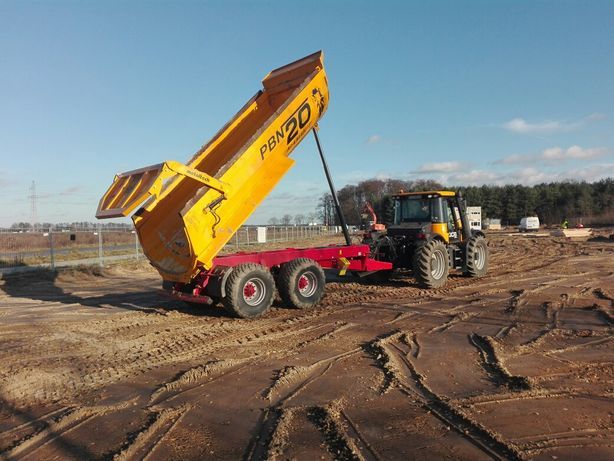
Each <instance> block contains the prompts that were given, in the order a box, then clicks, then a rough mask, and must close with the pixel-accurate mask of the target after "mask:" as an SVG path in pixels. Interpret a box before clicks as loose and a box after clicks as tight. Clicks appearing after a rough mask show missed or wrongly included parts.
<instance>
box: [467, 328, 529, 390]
mask: <svg viewBox="0 0 614 461" xmlns="http://www.w3.org/2000/svg"><path fill="white" fill-rule="evenodd" d="M469 341H470V342H471V344H473V345H474V346H475V347H476V349H477V350H478V352H479V353H480V358H481V364H482V367H483V368H484V369H485V370H486V373H487V374H488V376H490V378H491V379H492V381H493V382H494V383H495V384H497V385H498V386H507V387H508V388H509V389H510V390H512V391H519V390H529V389H531V388H532V383H531V381H530V379H529V378H527V377H526V376H517V375H512V374H511V373H510V372H509V370H508V369H507V368H505V365H504V364H503V361H502V360H501V357H500V355H501V353H500V352H499V351H498V346H497V344H496V342H495V341H494V340H493V339H492V338H491V337H488V336H480V335H478V334H477V333H473V334H471V335H469Z"/></svg>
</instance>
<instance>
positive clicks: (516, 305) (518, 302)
mask: <svg viewBox="0 0 614 461" xmlns="http://www.w3.org/2000/svg"><path fill="white" fill-rule="evenodd" d="M510 293H511V295H512V297H511V298H510V300H509V302H508V305H507V307H506V308H505V312H508V313H514V312H516V311H517V310H518V309H520V307H521V306H523V305H524V304H526V301H525V300H524V299H523V296H524V294H525V290H512V291H510Z"/></svg>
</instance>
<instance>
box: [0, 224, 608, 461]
mask: <svg viewBox="0 0 614 461" xmlns="http://www.w3.org/2000/svg"><path fill="white" fill-rule="evenodd" d="M611 233H612V230H611V229H610V230H606V231H602V233H601V234H600V235H597V236H594V237H592V238H591V239H589V240H587V241H570V240H566V239H564V238H554V237H550V236H534V235H506V234H503V233H501V234H490V235H489V237H488V240H489V248H490V253H491V260H490V270H489V273H488V275H487V276H486V277H484V278H482V279H471V278H467V277H464V276H462V275H456V274H455V275H452V276H451V278H450V280H449V283H448V284H447V285H446V286H445V287H444V288H442V289H437V290H425V289H422V288H420V287H418V286H417V285H416V284H415V282H414V280H413V279H412V278H411V277H408V276H407V274H403V273H400V274H397V275H395V276H394V277H393V278H392V279H391V280H390V281H388V282H380V283H377V282H371V283H369V282H366V281H359V280H347V281H344V282H340V281H333V282H331V283H329V284H328V285H327V291H326V295H325V297H324V299H323V302H322V303H321V305H320V306H318V307H316V308H314V309H311V310H308V311H299V310H296V309H290V308H287V307H286V306H283V305H281V303H280V301H277V302H276V304H275V305H274V307H273V308H272V309H271V310H270V311H269V312H268V313H267V314H266V315H265V316H264V317H263V318H260V319H256V320H242V319H235V318H230V317H228V316H227V315H226V313H225V312H224V311H223V310H222V309H221V308H220V307H219V306H218V307H194V306H188V305H185V304H183V303H181V302H178V301H171V300H168V299H166V298H165V297H163V296H162V295H161V294H160V293H159V292H158V291H157V290H158V289H159V288H160V285H161V281H160V278H159V276H158V275H157V273H156V272H155V271H153V270H152V269H151V268H150V267H148V266H147V265H146V264H144V263H142V264H140V265H132V266H129V265H123V266H115V267H111V268H108V269H105V270H104V271H97V270H90V271H88V270H70V271H63V272H60V273H59V274H56V273H52V272H41V273H29V274H20V275H14V276H6V277H5V278H4V280H2V281H0V459H45V460H52V459H62V460H64V459H75V460H83V459H117V460H124V459H126V460H127V459H149V460H158V459H177V460H190V459H194V460H197V459H228V460H236V459H306V460H311V459H364V460H374V459H375V460H377V459H425V460H433V459H454V460H457V459H461V460H480V459H535V460H552V459H558V460H577V459H591V460H605V459H612V458H613V457H614V430H613V427H614V424H613V415H614V399H613V398H612V397H613V391H614V360H613V359H614V354H613V352H612V351H613V347H612V338H613V336H612V325H613V319H614V317H613V311H614V240H611V239H609V238H608V237H609V235H610V234H611Z"/></svg>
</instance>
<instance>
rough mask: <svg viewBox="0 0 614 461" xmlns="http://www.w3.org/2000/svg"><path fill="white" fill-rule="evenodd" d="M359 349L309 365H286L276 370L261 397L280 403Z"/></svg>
mask: <svg viewBox="0 0 614 461" xmlns="http://www.w3.org/2000/svg"><path fill="white" fill-rule="evenodd" d="M360 350H361V349H360V348H356V349H351V350H349V351H346V352H342V353H340V354H337V355H334V356H332V357H328V358H325V359H322V360H319V361H317V362H314V363H312V364H311V365H306V366H303V365H298V366H295V365H289V366H286V367H284V368H282V369H281V370H278V371H277V372H276V374H275V376H274V377H273V382H272V384H271V386H270V387H269V388H268V389H267V390H265V391H264V392H263V393H262V397H263V398H265V399H268V400H269V402H271V403H275V404H276V405H281V404H282V403H283V402H285V401H288V400H290V399H291V398H292V397H294V396H295V395H296V394H298V392H299V391H300V390H302V389H304V388H305V387H307V386H308V385H309V384H311V383H312V382H313V381H315V380H316V379H318V378H319V377H321V376H323V375H324V374H325V373H326V372H328V370H330V369H331V368H332V366H333V365H334V364H335V363H336V362H338V361H339V360H342V359H344V358H346V357H349V356H352V355H355V354H357V353H358V352H360ZM319 369H321V371H319ZM275 397H276V398H275Z"/></svg>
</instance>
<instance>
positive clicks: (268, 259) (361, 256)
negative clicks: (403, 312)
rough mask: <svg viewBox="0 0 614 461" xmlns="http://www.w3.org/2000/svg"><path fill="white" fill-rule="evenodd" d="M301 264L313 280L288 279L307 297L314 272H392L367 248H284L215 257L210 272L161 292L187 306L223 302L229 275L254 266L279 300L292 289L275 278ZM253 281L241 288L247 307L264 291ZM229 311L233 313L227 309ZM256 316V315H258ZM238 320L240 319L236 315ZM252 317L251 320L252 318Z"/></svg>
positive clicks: (333, 246)
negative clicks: (309, 264) (263, 273)
mask: <svg viewBox="0 0 614 461" xmlns="http://www.w3.org/2000/svg"><path fill="white" fill-rule="evenodd" d="M305 260H309V261H311V262H312V266H313V268H312V270H311V272H306V273H305V274H312V275H313V277H311V276H305V275H304V274H303V275H302V276H300V277H298V276H297V277H294V279H292V280H294V282H296V283H297V284H298V286H297V287H296V288H297V289H298V290H299V292H301V291H302V292H305V293H307V291H305V287H307V286H308V285H309V283H313V284H315V283H318V277H316V276H317V275H318V274H317V272H318V271H319V272H321V271H322V269H326V270H337V271H338V273H339V275H345V273H346V272H347V271H351V272H358V273H371V272H376V271H389V270H392V264H391V263H389V262H384V261H377V260H375V259H372V258H371V257H370V249H369V246H368V245H331V246H326V247H318V248H285V249H282V250H271V251H259V252H250V253H246V252H241V253H234V254H230V255H224V256H218V257H216V258H215V259H214V260H213V267H212V268H211V269H209V270H205V269H202V270H201V271H200V272H199V273H198V275H197V276H196V277H194V279H193V280H192V282H190V283H189V284H183V283H167V282H165V283H164V285H163V287H164V288H165V291H166V293H167V294H169V295H170V296H171V297H173V298H175V299H180V300H182V301H187V302H195V303H202V304H212V303H214V302H215V301H217V300H222V301H223V300H225V299H226V298H227V297H229V296H231V293H228V290H229V287H228V284H229V283H232V280H231V282H229V278H230V276H231V274H232V273H233V271H234V272H236V269H238V268H240V267H247V266H249V267H252V266H254V265H258V267H260V268H261V269H262V270H267V271H269V272H270V273H271V274H272V275H274V276H276V277H274V279H275V284H276V285H277V288H278V290H279V292H280V295H281V296H282V298H284V294H287V293H285V292H287V291H288V290H292V289H293V287H290V288H288V286H287V282H286V283H285V284H284V282H283V280H282V281H279V278H278V277H277V276H278V275H279V274H280V273H281V274H282V275H283V274H284V273H285V272H288V270H290V269H291V266H292V264H291V263H293V264H294V266H296V265H299V262H302V263H303V265H304V264H305ZM318 268H320V269H318ZM285 269H288V270H285ZM299 275H301V274H299ZM282 278H283V277H282ZM290 278H291V277H290ZM254 280H255V282H256V283H255V284H253V286H251V285H249V284H248V283H249V280H248V282H246V284H245V286H243V288H241V289H242V290H243V293H244V298H245V299H247V300H248V304H249V297H250V296H254V294H253V292H254V291H255V290H258V289H262V290H264V288H266V287H264V286H261V284H260V282H258V280H256V279H254ZM294 282H293V283H294ZM322 285H323V283H322ZM231 288H232V287H231ZM321 289H322V290H323V287H321ZM320 296H321V295H320ZM305 299H307V298H305ZM309 299H311V298H309ZM317 301H319V297H317ZM317 301H316V302H317ZM231 303H232V300H231ZM224 304H225V305H226V307H229V302H224ZM235 304H236V300H235ZM297 307H299V306H297ZM267 308H268V306H267ZM231 310H234V309H232V307H231ZM264 310H266V309H264ZM235 313H237V312H235ZM257 315H259V313H258V314H257ZM239 316H244V315H242V314H239ZM253 316H254V317H255V316H256V315H253Z"/></svg>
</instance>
